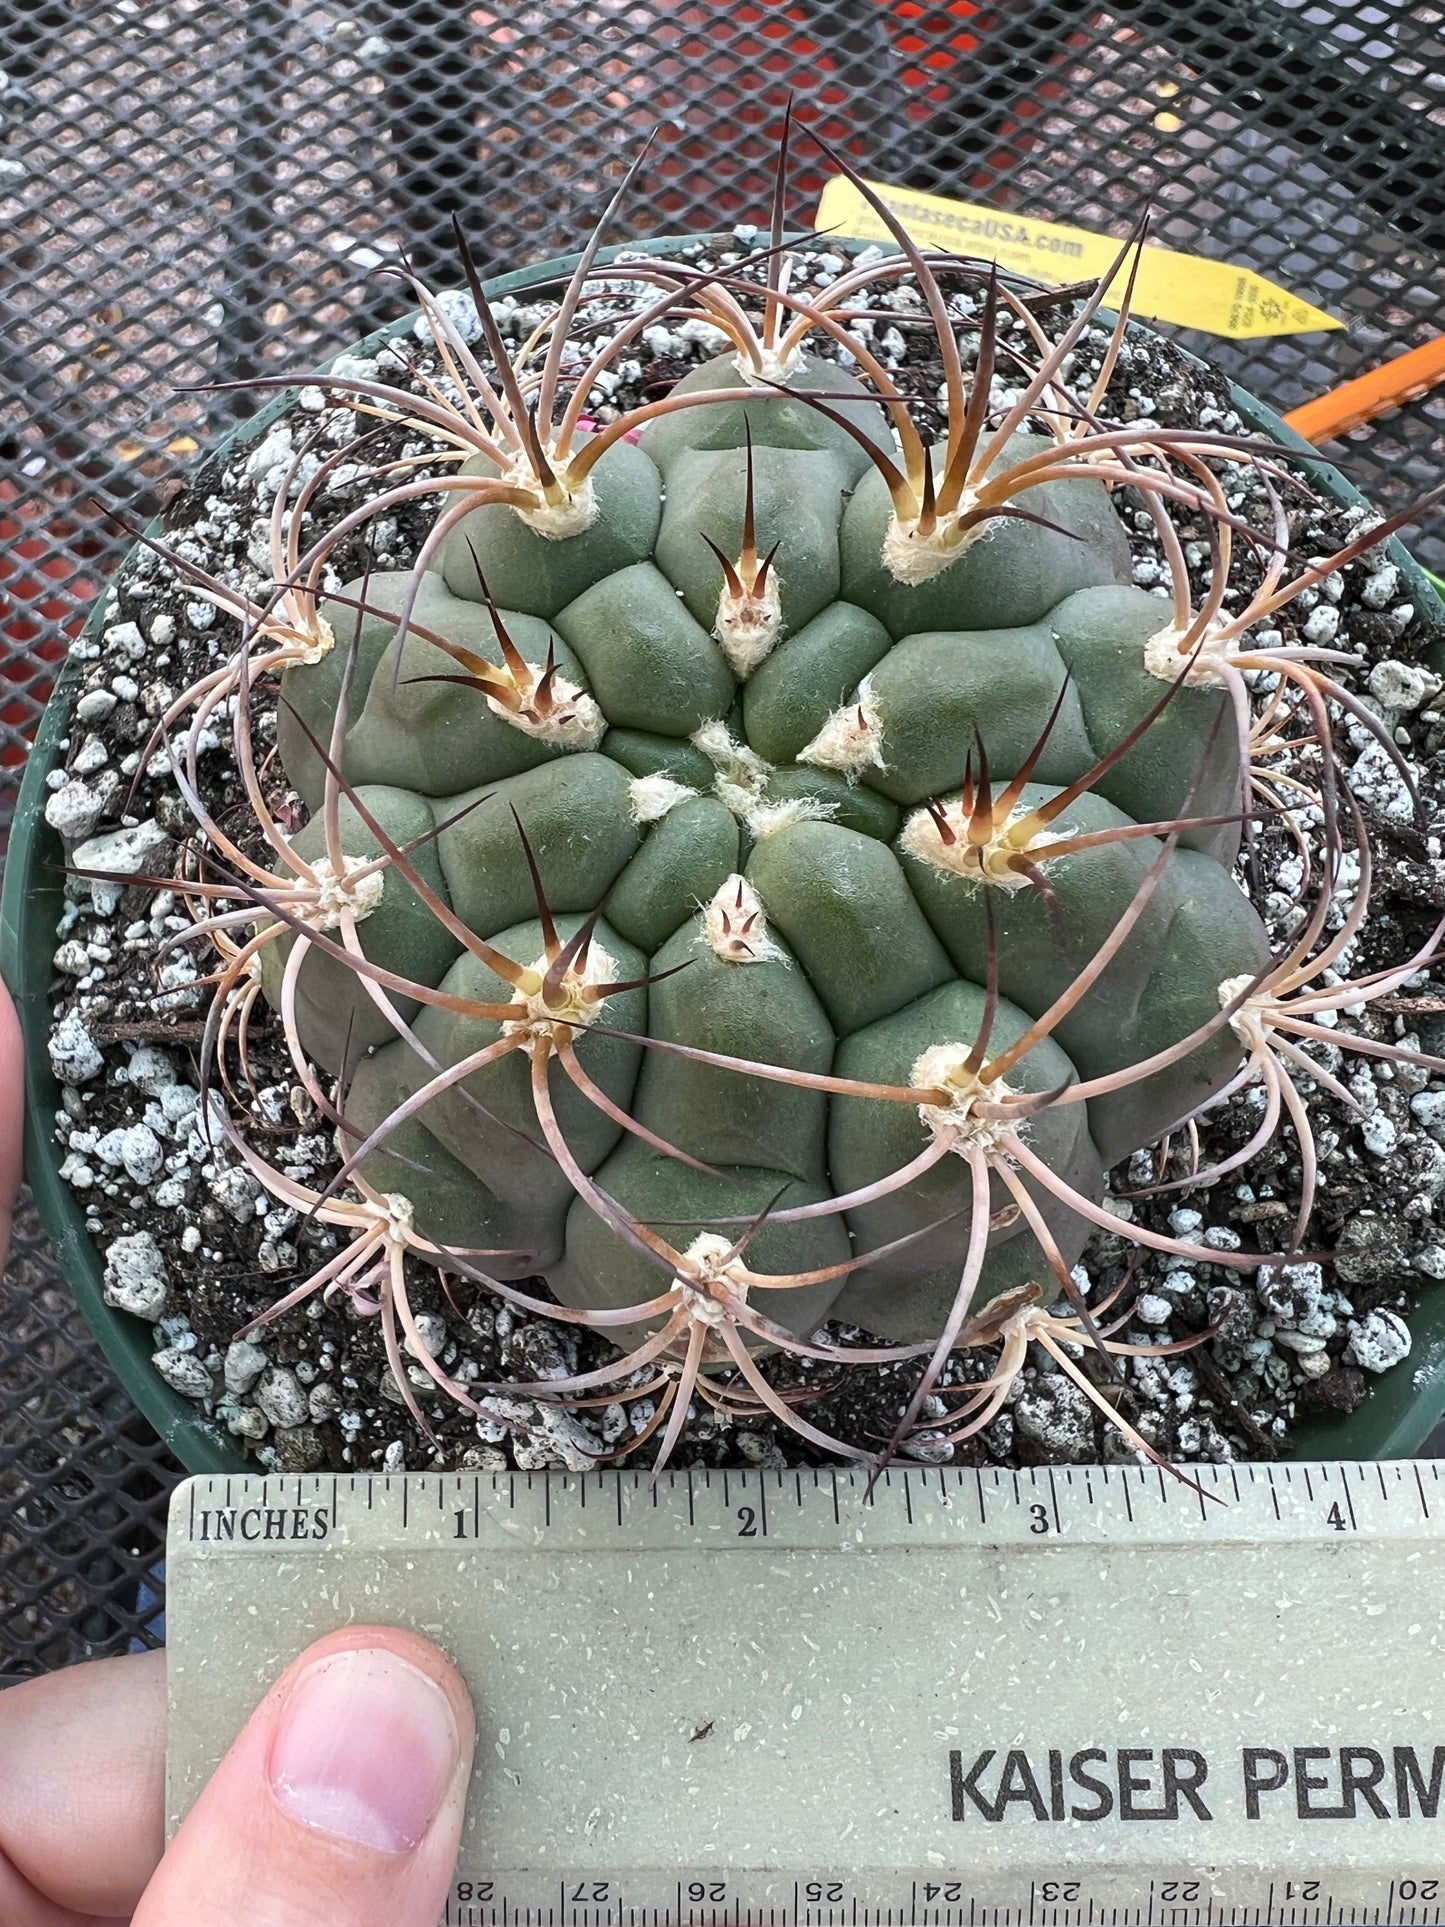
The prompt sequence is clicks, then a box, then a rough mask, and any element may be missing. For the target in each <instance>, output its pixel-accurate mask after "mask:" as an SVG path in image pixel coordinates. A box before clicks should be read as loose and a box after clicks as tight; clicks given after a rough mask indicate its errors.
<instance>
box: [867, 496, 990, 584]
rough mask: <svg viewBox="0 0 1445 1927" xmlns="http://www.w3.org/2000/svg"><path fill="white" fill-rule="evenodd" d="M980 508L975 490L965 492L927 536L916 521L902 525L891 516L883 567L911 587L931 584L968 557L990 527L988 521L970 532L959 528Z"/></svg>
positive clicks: (938, 520)
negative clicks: (960, 521)
mask: <svg viewBox="0 0 1445 1927" xmlns="http://www.w3.org/2000/svg"><path fill="white" fill-rule="evenodd" d="M976 506H977V500H976V497H975V496H974V493H973V491H972V490H971V489H965V490H964V492H963V499H962V501H961V502H960V503H959V505H958V507H957V508H956V509H954V510H952V511H951V512H950V513H949V514H947V515H940V516H939V517H938V519H937V521H936V522H935V523H934V525H933V527H932V528H931V529H930V530H929V531H928V533H927V535H924V534H922V533H921V532H920V530H919V527H918V524H917V522H916V521H909V522H900V521H899V519H898V517H897V516H896V515H890V516H889V518H888V526H887V528H886V529H885V530H884V531H883V566H884V568H885V569H886V570H887V571H888V573H889V575H891V576H892V577H893V580H894V581H895V582H906V583H908V584H909V585H910V586H912V585H913V584H915V583H918V582H931V581H932V580H933V578H934V576H936V575H942V574H943V571H944V570H945V569H948V568H951V567H952V566H953V564H954V563H955V562H957V560H958V558H959V557H960V556H961V555H967V554H968V551H969V550H970V549H971V548H972V547H973V545H974V543H975V542H977V541H978V540H979V538H980V536H983V535H985V534H987V532H988V529H989V526H990V524H989V523H987V522H975V523H973V525H972V526H971V527H969V528H966V529H961V528H960V527H959V526H958V524H959V520H960V518H961V517H962V516H965V515H968V514H969V513H971V511H972V510H973V509H974V508H975V507H976Z"/></svg>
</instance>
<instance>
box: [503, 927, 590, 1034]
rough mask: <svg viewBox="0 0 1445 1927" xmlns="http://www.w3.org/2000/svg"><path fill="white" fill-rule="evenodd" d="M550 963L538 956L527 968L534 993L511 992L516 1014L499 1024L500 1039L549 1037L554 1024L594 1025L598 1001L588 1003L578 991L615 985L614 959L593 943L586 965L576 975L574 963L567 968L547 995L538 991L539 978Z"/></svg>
mask: <svg viewBox="0 0 1445 1927" xmlns="http://www.w3.org/2000/svg"><path fill="white" fill-rule="evenodd" d="M551 967H552V966H551V963H550V962H549V960H548V959H547V958H546V957H545V956H543V957H538V958H537V960H536V962H535V963H534V964H533V965H532V966H531V970H532V975H533V976H534V977H535V978H536V979H537V984H538V988H537V989H536V990H534V991H530V992H523V991H520V990H516V991H513V993H512V998H511V1001H512V1004H513V1006H514V1007H515V1008H516V1010H517V1012H518V1015H517V1016H515V1017H509V1018H508V1019H507V1021H506V1023H504V1024H503V1025H502V1035H503V1036H504V1037H518V1036H522V1035H524V1034H525V1035H526V1036H528V1037H536V1036H543V1037H545V1036H549V1035H550V1034H551V1032H552V1029H553V1027H554V1026H555V1025H557V1024H567V1025H568V1026H571V1025H574V1024H595V1023H596V1022H597V1019H598V1017H599V1016H600V1015H601V1014H602V1001H601V1000H600V999H599V1000H598V1001H597V1002H596V1003H593V1002H590V1001H589V1000H588V999H587V998H585V997H584V996H583V995H582V992H583V991H584V990H586V989H589V988H590V987H591V986H592V985H594V984H615V983H616V982H617V975H618V965H617V959H616V958H615V957H614V956H613V955H612V954H611V953H610V952H609V951H607V950H604V949H603V947H602V945H601V944H600V943H598V942H596V941H595V939H594V941H593V942H592V943H591V944H590V945H589V946H588V949H587V962H586V965H585V966H584V968H583V970H582V971H581V972H580V973H579V971H578V969H577V966H576V964H575V963H573V964H571V965H569V967H568V970H567V974H566V975H565V976H564V977H563V979H562V982H561V983H560V984H559V985H558V987H557V989H556V990H555V991H552V992H551V993H550V1001H548V997H549V993H548V992H547V991H546V990H545V989H543V988H542V983H543V979H544V978H545V977H546V975H547V972H548V971H549V970H550V969H551Z"/></svg>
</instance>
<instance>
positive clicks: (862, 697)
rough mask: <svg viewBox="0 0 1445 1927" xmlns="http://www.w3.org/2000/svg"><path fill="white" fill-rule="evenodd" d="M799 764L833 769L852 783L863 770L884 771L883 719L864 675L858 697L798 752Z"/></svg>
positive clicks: (829, 719) (870, 686)
mask: <svg viewBox="0 0 1445 1927" xmlns="http://www.w3.org/2000/svg"><path fill="white" fill-rule="evenodd" d="M798 761H799V762H800V763H811V764H812V765H813V767H814V768H815V769H835V770H838V771H839V772H840V773H841V774H842V775H844V776H846V777H847V779H848V781H849V782H850V783H856V782H857V781H858V778H859V777H860V776H861V775H862V774H863V772H864V770H865V769H886V768H887V764H886V763H885V762H884V761H883V719H882V717H881V716H880V715H879V713H878V701H877V698H876V697H875V696H874V694H873V679H872V677H871V676H865V677H864V678H863V680H862V682H860V683H859V685H858V694H857V695H856V696H855V697H854V699H853V701H852V702H850V703H845V704H844V705H843V707H842V708H841V709H835V710H834V711H833V713H832V715H831V716H830V717H829V718H828V720H827V722H826V723H824V725H823V727H822V728H821V729H820V730H819V731H818V733H817V735H816V736H815V737H814V738H813V740H812V742H811V743H808V744H806V745H805V746H804V747H803V748H802V749H800V750H799V751H798Z"/></svg>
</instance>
